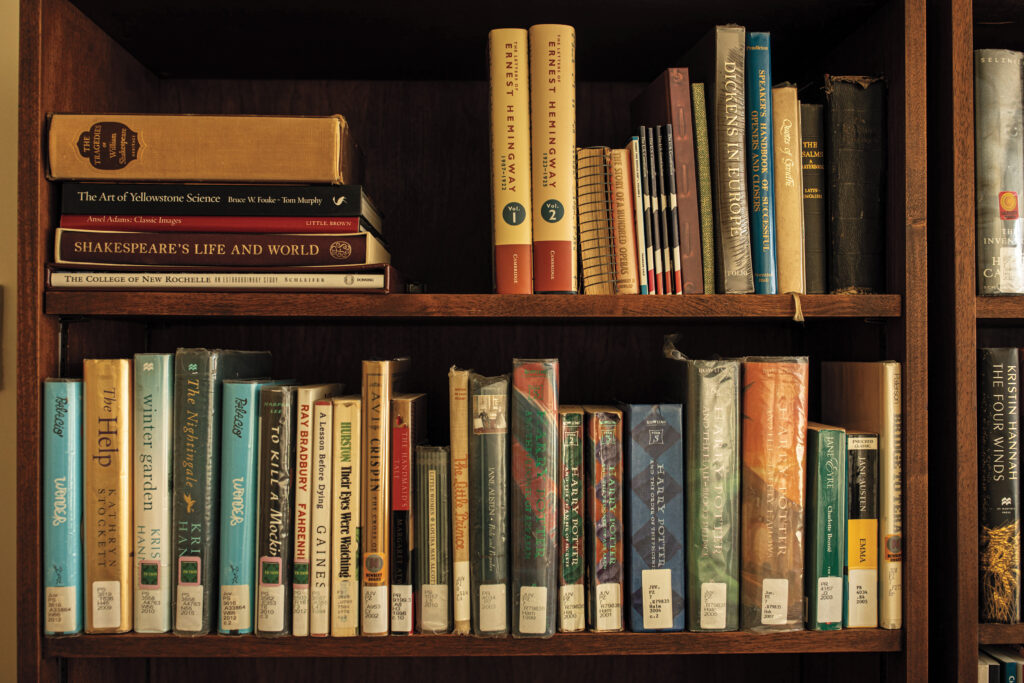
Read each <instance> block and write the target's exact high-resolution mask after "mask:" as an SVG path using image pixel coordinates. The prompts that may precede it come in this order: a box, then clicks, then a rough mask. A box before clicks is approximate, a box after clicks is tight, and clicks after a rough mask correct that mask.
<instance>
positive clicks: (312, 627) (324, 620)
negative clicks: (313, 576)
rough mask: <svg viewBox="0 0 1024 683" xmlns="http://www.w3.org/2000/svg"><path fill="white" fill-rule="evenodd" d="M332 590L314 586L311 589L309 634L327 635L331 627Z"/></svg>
mask: <svg viewBox="0 0 1024 683" xmlns="http://www.w3.org/2000/svg"><path fill="white" fill-rule="evenodd" d="M330 614H331V596H330V591H328V590H327V589H321V588H317V587H315V586H314V587H313V588H312V589H311V590H310V591H309V635H311V636H326V635H327V631H328V629H329V627H330V624H329V623H328V622H329V621H330Z"/></svg>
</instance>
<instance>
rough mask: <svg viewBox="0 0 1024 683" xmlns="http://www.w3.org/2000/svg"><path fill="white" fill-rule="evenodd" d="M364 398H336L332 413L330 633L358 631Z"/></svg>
mask: <svg viewBox="0 0 1024 683" xmlns="http://www.w3.org/2000/svg"><path fill="white" fill-rule="evenodd" d="M361 406H362V399H361V398H360V397H359V396H342V397H340V398H336V399H334V405H333V414H332V415H331V425H332V427H331V432H332V435H331V452H332V454H333V455H332V461H333V462H332V463H331V464H332V468H331V480H332V486H331V488H332V489H333V496H332V498H333V502H332V505H331V517H332V520H331V522H332V523H331V635H332V636H334V637H335V638H339V637H344V636H357V635H359V614H360V612H359V577H360V571H359V552H360V548H359V528H360V526H361V524H362V518H361V516H360V512H361V510H360V489H361V488H362V486H361V482H362V475H361V470H362V455H361V448H362V439H361V434H362V416H361Z"/></svg>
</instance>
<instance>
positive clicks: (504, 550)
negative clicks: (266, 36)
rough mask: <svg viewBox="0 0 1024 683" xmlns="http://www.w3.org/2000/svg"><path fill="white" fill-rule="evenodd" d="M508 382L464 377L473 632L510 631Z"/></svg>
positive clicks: (499, 378) (495, 633)
mask: <svg viewBox="0 0 1024 683" xmlns="http://www.w3.org/2000/svg"><path fill="white" fill-rule="evenodd" d="M508 392H509V378H508V375H499V376H497V377H481V376H480V375H478V374H476V373H471V374H470V376H469V411H470V413H469V416H470V417H469V419H470V432H469V557H470V574H469V576H470V602H471V605H472V613H473V619H472V621H473V634H474V635H477V636H505V635H508V632H509V618H508V609H509V607H508V605H509V600H510V598H511V594H510V592H509V539H508V523H509V521H508V514H509V512H508V505H509V500H508V491H509V434H508V429H509V412H508V409H509V406H508V401H509V393H508Z"/></svg>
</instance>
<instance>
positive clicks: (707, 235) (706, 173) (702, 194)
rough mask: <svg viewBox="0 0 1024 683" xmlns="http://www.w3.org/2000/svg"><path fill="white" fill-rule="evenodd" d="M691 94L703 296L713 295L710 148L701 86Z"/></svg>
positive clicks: (713, 239)
mask: <svg viewBox="0 0 1024 683" xmlns="http://www.w3.org/2000/svg"><path fill="white" fill-rule="evenodd" d="M690 87H691V90H692V91H693V145H694V148H695V150H696V152H695V159H696V162H697V203H698V207H699V208H700V260H701V267H702V269H703V271H704V293H705V294H714V293H715V217H714V200H713V198H712V194H711V149H710V143H709V142H708V116H707V106H706V104H705V95H704V84H703V83H693V84H691V86H690Z"/></svg>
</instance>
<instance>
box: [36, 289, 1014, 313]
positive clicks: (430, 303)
mask: <svg viewBox="0 0 1024 683" xmlns="http://www.w3.org/2000/svg"><path fill="white" fill-rule="evenodd" d="M1022 303H1024V301H1022ZM800 307H801V309H802V311H803V315H804V317H805V318H863V317H871V318H894V317H898V316H899V315H900V313H901V311H902V302H901V297H900V296H899V295H898V294H870V295H829V294H819V295H806V296H801V297H800ZM45 310H46V313H48V314H51V315H54V314H55V315H105V316H189V317H195V316H214V317H238V316H246V317H259V318H391V319H395V318H455V319H474V318H475V319H487V320H499V319H500V320H529V319H545V318H557V319H602V318H616V319H627V320H628V319H645V318H649V319H665V318H792V317H793V314H794V311H795V305H794V299H793V297H792V296H790V295H739V294H732V295H730V294H712V295H688V296H639V295H626V296H573V295H550V296H548V295H508V294H390V295H386V296H381V295H372V294H335V293H326V292H315V293H287V292H256V293H253V292H228V293H225V292H187V293H179V292H127V291H110V292H97V291H95V290H77V291H70V290H62V291H57V290H51V291H49V292H47V293H46V304H45Z"/></svg>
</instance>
